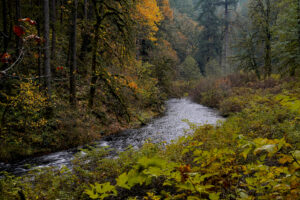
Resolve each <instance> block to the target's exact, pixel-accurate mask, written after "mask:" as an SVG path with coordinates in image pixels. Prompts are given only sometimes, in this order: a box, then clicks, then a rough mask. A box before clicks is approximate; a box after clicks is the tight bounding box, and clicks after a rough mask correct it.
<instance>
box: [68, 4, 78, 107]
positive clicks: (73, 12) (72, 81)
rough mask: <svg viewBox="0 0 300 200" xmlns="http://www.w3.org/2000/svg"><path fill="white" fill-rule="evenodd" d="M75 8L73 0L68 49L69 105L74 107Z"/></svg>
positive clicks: (75, 67)
mask: <svg viewBox="0 0 300 200" xmlns="http://www.w3.org/2000/svg"><path fill="white" fill-rule="evenodd" d="M77 7H78V1H77V0H74V5H73V9H72V14H73V16H72V25H71V27H72V28H71V39H70V48H71V51H70V52H71V56H70V58H71V62H70V104H71V105H72V106H76V82H75V80H76V79H75V74H76V70H77V60H76V59H77V57H76V44H77V42H76V41H77V40H76V33H77V31H76V30H77Z"/></svg>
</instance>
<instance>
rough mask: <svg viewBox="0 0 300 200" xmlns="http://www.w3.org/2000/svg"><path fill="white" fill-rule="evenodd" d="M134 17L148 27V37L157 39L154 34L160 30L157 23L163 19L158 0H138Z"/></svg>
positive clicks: (153, 39) (140, 23)
mask: <svg viewBox="0 0 300 200" xmlns="http://www.w3.org/2000/svg"><path fill="white" fill-rule="evenodd" d="M133 18H134V19H135V21H137V22H138V24H139V25H141V26H142V27H145V28H147V29H148V32H147V38H148V39H150V40H152V41H155V40H156V38H155V37H154V35H155V33H156V32H157V31H158V26H157V25H158V24H159V23H160V22H161V21H162V20H163V15H162V14H161V11H160V9H159V7H158V5H157V2H156V0H143V1H138V2H137V4H136V13H135V14H134V15H133Z"/></svg>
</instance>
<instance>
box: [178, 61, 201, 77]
mask: <svg viewBox="0 0 300 200" xmlns="http://www.w3.org/2000/svg"><path fill="white" fill-rule="evenodd" d="M179 73H180V76H181V77H182V78H183V79H184V80H196V79H199V78H200V77H201V72H200V68H199V66H198V64H197V62H196V60H195V59H194V58H193V57H192V56H190V55H189V56H187V57H186V58H185V60H184V62H183V63H181V65H180V66H179Z"/></svg>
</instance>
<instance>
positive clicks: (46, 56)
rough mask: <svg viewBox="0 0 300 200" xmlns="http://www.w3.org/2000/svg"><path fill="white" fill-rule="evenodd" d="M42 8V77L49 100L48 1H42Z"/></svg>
mask: <svg viewBox="0 0 300 200" xmlns="http://www.w3.org/2000/svg"><path fill="white" fill-rule="evenodd" d="M43 7H44V39H45V47H44V48H45V49H44V75H45V85H46V88H47V94H48V98H49V99H51V68H50V56H51V54H50V24H49V23H50V19H49V18H50V16H49V14H50V13H49V0H44V1H43Z"/></svg>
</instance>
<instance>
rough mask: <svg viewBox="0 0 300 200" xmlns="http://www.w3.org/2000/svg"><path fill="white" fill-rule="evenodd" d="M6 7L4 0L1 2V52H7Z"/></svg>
mask: <svg viewBox="0 0 300 200" xmlns="http://www.w3.org/2000/svg"><path fill="white" fill-rule="evenodd" d="M7 22H8V21H7V7H6V0H2V24H3V38H4V39H3V52H4V53H5V52H7V47H8V31H7V24H8V23H7Z"/></svg>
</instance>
